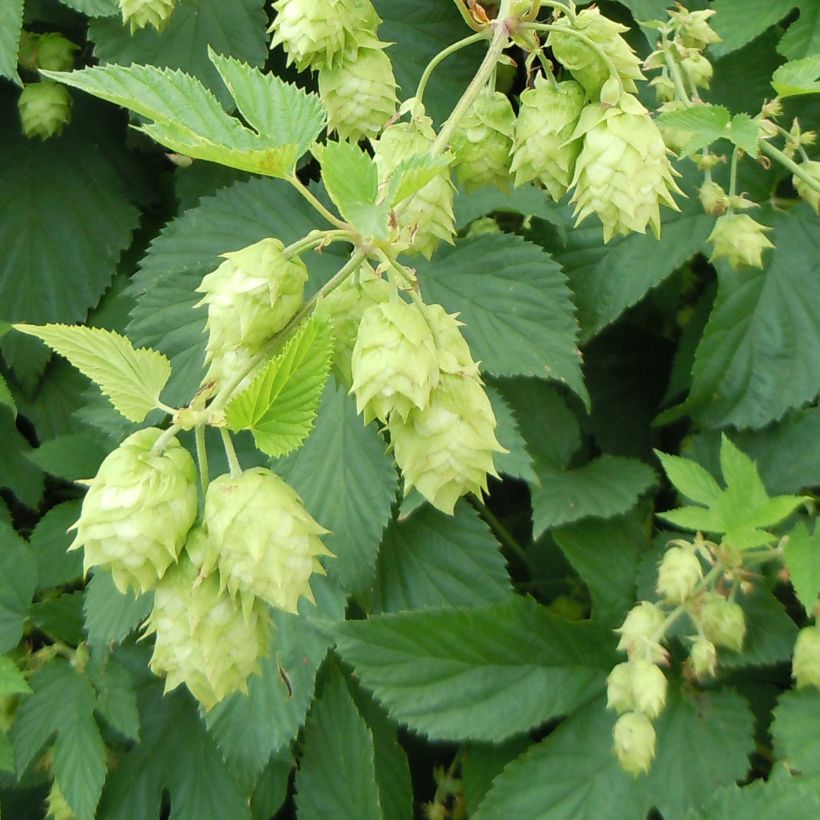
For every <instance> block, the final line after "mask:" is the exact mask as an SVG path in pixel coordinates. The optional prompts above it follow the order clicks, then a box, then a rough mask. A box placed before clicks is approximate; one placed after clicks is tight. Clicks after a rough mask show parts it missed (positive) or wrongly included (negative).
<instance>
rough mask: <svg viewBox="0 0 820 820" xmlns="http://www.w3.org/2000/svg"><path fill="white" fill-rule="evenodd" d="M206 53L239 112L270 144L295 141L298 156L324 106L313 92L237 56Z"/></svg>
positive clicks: (317, 129) (311, 136) (319, 127)
mask: <svg viewBox="0 0 820 820" xmlns="http://www.w3.org/2000/svg"><path fill="white" fill-rule="evenodd" d="M208 57H209V58H210V60H211V62H212V63H213V64H214V66H215V67H216V70H217V71H218V72H219V76H220V77H221V78H222V81H223V82H224V83H225V85H226V86H227V87H228V91H230V92H231V96H232V97H233V98H234V100H235V101H236V105H237V108H238V109H239V112H240V113H241V114H242V116H243V117H244V118H245V119H246V120H247V121H248V123H250V125H251V126H252V127H253V128H255V129H256V131H257V132H258V133H259V135H260V136H262V137H264V138H265V139H269V140H271V142H272V143H273V144H274V145H296V146H298V148H299V156H301V155H302V154H303V153H304V152H305V151H307V149H308V148H309V147H310V144H311V143H312V142H313V141H314V140H315V139H316V137H318V136H319V132H320V131H321V130H322V127H323V126H324V123H325V110H324V108H323V107H322V103H321V100H320V99H319V96H318V95H317V94H312V93H308V92H306V91H303V90H302V89H301V88H299V87H298V86H295V85H293V84H291V83H287V82H285V81H284V80H281V79H279V77H277V76H276V75H275V74H271V73H265V72H263V71H261V70H260V69H258V68H254V67H252V66H250V65H248V64H247V63H244V62H242V61H241V60H236V59H234V58H233V57H225V56H222V55H220V54H216V53H215V52H214V50H213V49H212V48H210V46H209V47H208Z"/></svg>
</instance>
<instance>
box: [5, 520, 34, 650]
mask: <svg viewBox="0 0 820 820" xmlns="http://www.w3.org/2000/svg"><path fill="white" fill-rule="evenodd" d="M36 588H37V563H36V561H35V559H34V555H33V554H32V551H31V550H30V549H29V547H28V545H27V544H26V542H25V541H23V539H22V538H20V536H19V535H17V533H16V532H15V531H14V530H13V529H12V528H11V527H10V526H9V525H8V524H5V523H3V522H0V652H7V651H8V650H9V649H13V648H14V647H15V646H17V644H18V643H19V641H20V637H21V636H22V634H23V623H24V621H25V619H26V616H27V615H28V607H29V604H30V603H31V599H32V598H33V597H34V591H35V589H36Z"/></svg>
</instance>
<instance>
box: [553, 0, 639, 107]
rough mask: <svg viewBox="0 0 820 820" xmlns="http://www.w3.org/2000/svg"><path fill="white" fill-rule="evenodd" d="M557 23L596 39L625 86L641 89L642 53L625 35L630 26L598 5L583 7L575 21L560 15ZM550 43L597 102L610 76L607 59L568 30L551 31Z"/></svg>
mask: <svg viewBox="0 0 820 820" xmlns="http://www.w3.org/2000/svg"><path fill="white" fill-rule="evenodd" d="M554 25H556V26H558V27H559V28H561V29H567V30H568V29H576V30H577V31H580V32H581V34H583V35H585V36H586V37H588V38H589V39H590V40H592V41H593V42H594V43H595V44H596V45H597V46H598V47H599V48H600V49H601V50H602V51H603V52H604V53H605V54H606V55H607V57H609V59H610V60H611V61H612V63H613V64H614V66H615V69H616V71H617V72H618V76H619V77H620V78H621V82H622V83H623V88H624V90H625V91H631V92H635V91H637V90H638V88H637V86H636V85H635V80H643V79H644V76H643V74H642V73H641V68H640V66H641V61H640V59H639V57H638V56H637V54H635V52H634V51H633V50H632V47H631V46H630V45H629V43H627V42H626V40H624V38H623V37H622V36H621V34H623V33H624V32H626V31H629V29H628V28H627V27H626V26H622V25H621V24H620V23H616V22H614V21H613V20H610V19H609V18H607V17H604V16H603V15H602V14H601V12H600V11H599V10H598V9H597V8H595V7H594V6H593V7H591V8H586V9H584V10H583V11H580V12H579V13H578V14H577V15H576V17H575V22H574V23H572V24H571V23H570V22H569V20H568V18H566V17H559V18H558V19H557V20H556V21H555V23H554ZM547 45H549V46H550V47H551V48H552V52H553V54H554V55H555V57H556V59H557V60H558V61H559V62H560V63H561V64H562V65H564V66H565V67H566V68H568V69H569V70H570V72H571V73H572V76H573V77H575V79H576V80H578V82H579V83H581V85H582V86H583V87H584V89H585V90H586V92H587V96H588V97H589V99H591V100H594V101H596V102H597V98H598V95H599V94H600V93H601V89H602V88H603V87H604V83H606V81H607V80H608V79H609V68H608V67H607V64H606V63H605V62H604V60H602V59H601V58H600V57H599V56H598V54H596V52H595V50H594V49H593V48H591V47H590V46H589V45H588V44H587V43H585V42H583V41H582V40H581V39H580V38H579V37H575V36H574V35H573V34H571V33H568V32H567V31H551V32H550V35H549V37H548V38H547Z"/></svg>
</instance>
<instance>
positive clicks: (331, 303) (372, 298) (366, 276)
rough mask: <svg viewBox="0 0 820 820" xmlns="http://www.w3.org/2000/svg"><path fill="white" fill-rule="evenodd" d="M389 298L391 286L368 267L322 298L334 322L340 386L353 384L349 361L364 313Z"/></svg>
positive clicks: (334, 368) (366, 265)
mask: <svg viewBox="0 0 820 820" xmlns="http://www.w3.org/2000/svg"><path fill="white" fill-rule="evenodd" d="M389 298H390V287H389V285H388V284H387V282H385V281H384V279H382V278H381V277H380V276H377V275H376V273H375V271H374V270H373V268H371V267H370V265H368V264H364V265H362V267H361V268H360V269H359V271H358V272H357V273H355V274H354V275H353V276H349V277H348V278H347V279H345V281H344V282H343V283H342V284H341V285H339V287H338V288H336V289H335V290H333V291H332V292H331V293H330V295H328V296H327V297H325V300H324V305H325V308H326V309H327V313H328V316H329V318H330V321H331V322H332V323H333V339H334V349H333V372H334V374H335V376H336V378H337V379H338V380H339V382H340V383H341V384H345V385H347V386H348V387H350V385H351V384H353V373H352V370H351V362H352V359H353V348H354V346H355V345H356V337H357V336H358V334H359V324H360V323H361V321H362V316H363V315H364V312H365V311H366V310H367V309H368V308H369V307H373V305H378V304H381V303H382V302H386V301H387V300H388V299H389Z"/></svg>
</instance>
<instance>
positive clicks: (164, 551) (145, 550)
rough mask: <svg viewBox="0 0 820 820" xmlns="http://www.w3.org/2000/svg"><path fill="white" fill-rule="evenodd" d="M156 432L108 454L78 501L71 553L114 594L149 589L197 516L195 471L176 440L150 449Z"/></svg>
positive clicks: (130, 440) (174, 555)
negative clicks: (110, 584) (101, 571)
mask: <svg viewBox="0 0 820 820" xmlns="http://www.w3.org/2000/svg"><path fill="white" fill-rule="evenodd" d="M160 435H162V430H159V429H157V428H156V427H149V428H147V429H145V430H139V431H137V432H136V433H134V434H133V435H131V436H129V437H128V438H127V439H126V440H125V441H124V442H123V443H122V444H121V445H120V446H119V447H118V448H117V449H116V450H114V452H113V453H110V454H109V455H108V456H107V457H106V458H105V460H104V461H103V463H102V464H101V465H100V469H99V470H98V472H97V475H96V477H95V478H94V480H93V482H92V484H91V488H90V489H89V491H88V492H87V493H86V496H85V498H84V499H83V506H82V511H81V512H80V518H79V520H78V521H77V522H76V523H75V524H74V525H73V526H72V528H71V529H74V530H76V531H77V535H76V537H75V539H74V542H73V543H72V545H71V546H70V547H69V549H72V550H74V549H79V548H80V547H83V548H84V550H85V555H84V558H83V566H84V569H85V571H86V572H88V570H89V568H91V567H103V568H105V569H109V570H110V571H111V576H112V578H113V579H114V583H115V584H116V586H117V589H119V590H120V592H123V593H124V592H126V591H127V590H128V589H129V587H130V588H133V589H134V591H135V592H137V593H143V592H147V591H148V590H151V589H153V588H154V587H155V586H156V585H157V582H158V581H159V579H160V578H162V576H163V575H164V574H165V572H166V570H167V569H168V567H170V566H171V564H173V563H175V562H176V560H177V556H178V555H179V552H180V550H181V549H182V545H183V544H184V542H185V538H186V536H187V534H188V531H189V530H190V529H191V526H192V525H193V523H194V519H195V518H196V513H197V489H196V466H195V465H194V460H193V459H192V458H191V456H190V454H189V453H188V451H187V450H185V449H184V448H183V447H182V446H181V445H180V443H179V442H178V441H177V440H176V439H171V441H170V442H169V443H168V444H167V445H166V447H165V449H164V450H163V451H162V452H161V453H154V452H152V450H151V448H152V447H153V446H154V444H155V443H156V441H157V439H158V438H159V437H160Z"/></svg>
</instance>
